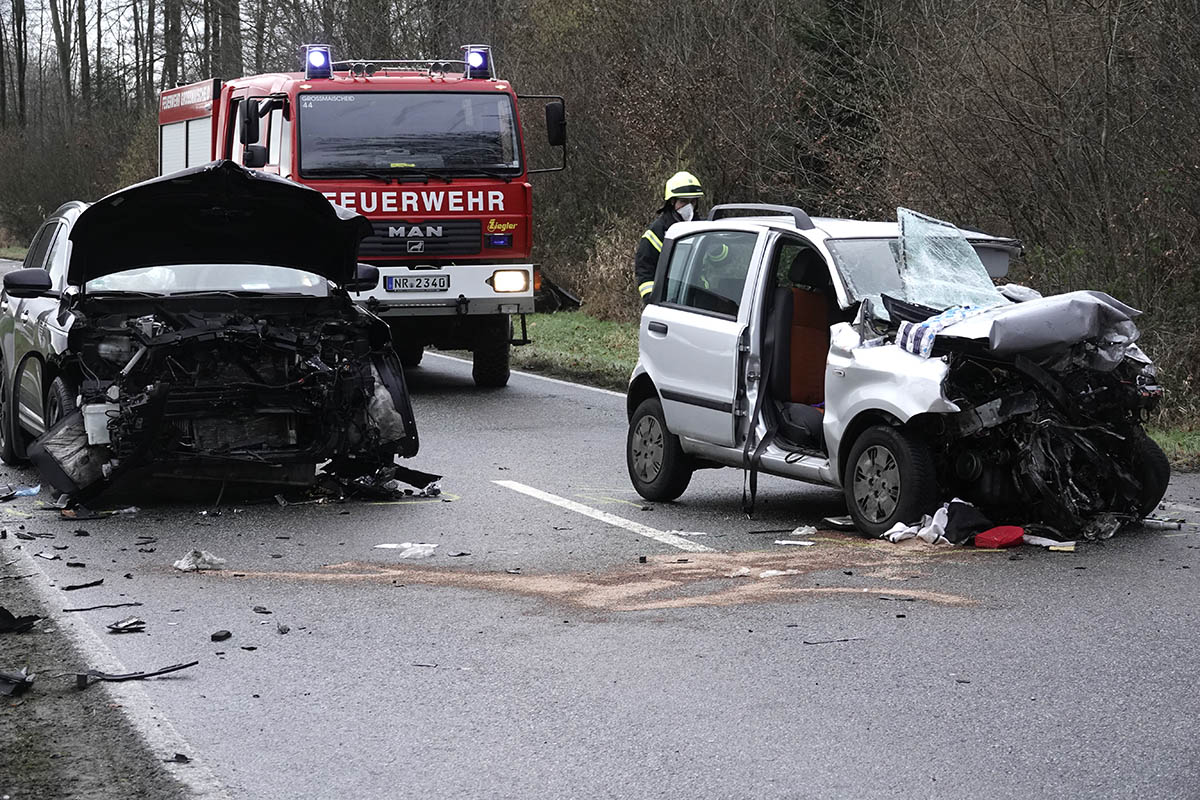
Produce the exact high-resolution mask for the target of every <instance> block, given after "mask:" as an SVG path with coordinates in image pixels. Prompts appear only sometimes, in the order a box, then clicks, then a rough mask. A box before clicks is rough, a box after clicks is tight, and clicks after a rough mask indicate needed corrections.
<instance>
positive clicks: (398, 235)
mask: <svg viewBox="0 0 1200 800" xmlns="http://www.w3.org/2000/svg"><path fill="white" fill-rule="evenodd" d="M441 236H442V226H441V225H426V226H425V227H424V228H422V227H420V226H419V225H413V226H412V227H411V228H410V227H408V226H407V225H400V226H395V225H389V226H388V238H389V239H418V238H420V239H440V238H441ZM409 252H410V253H412V252H416V251H413V250H409Z"/></svg>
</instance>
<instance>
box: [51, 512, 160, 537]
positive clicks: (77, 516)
mask: <svg viewBox="0 0 1200 800" xmlns="http://www.w3.org/2000/svg"><path fill="white" fill-rule="evenodd" d="M139 511H141V509H140V508H138V507H137V506H129V507H128V508H118V509H115V510H111V511H93V510H91V509H90V508H87V507H86V506H75V508H64V509H62V510H61V511H59V512H58V513H59V516H60V517H62V518H63V519H74V520H81V519H108V518H109V517H116V516H131V515H133V514H136V513H138V512H139ZM75 535H76V536H87V534H86V533H79V531H76V532H75Z"/></svg>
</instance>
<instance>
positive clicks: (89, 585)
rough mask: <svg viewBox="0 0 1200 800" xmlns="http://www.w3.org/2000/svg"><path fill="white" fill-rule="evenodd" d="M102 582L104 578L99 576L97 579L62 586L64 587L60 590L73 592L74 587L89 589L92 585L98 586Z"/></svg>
mask: <svg viewBox="0 0 1200 800" xmlns="http://www.w3.org/2000/svg"><path fill="white" fill-rule="evenodd" d="M102 583H104V578H100V579H99V580H94V581H91V582H90V583H76V584H74V585H72V586H64V587H62V590H63V591H64V592H73V591H75V590H76V589H91V588H92V587H93V586H99V585H100V584H102Z"/></svg>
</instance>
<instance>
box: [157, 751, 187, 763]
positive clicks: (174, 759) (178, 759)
mask: <svg viewBox="0 0 1200 800" xmlns="http://www.w3.org/2000/svg"><path fill="white" fill-rule="evenodd" d="M191 762H192V759H190V758H188V757H187V756H186V755H184V754H183V753H176V754H175V755H173V756H171V757H170V758H164V759H163V763H164V764H190V763H191Z"/></svg>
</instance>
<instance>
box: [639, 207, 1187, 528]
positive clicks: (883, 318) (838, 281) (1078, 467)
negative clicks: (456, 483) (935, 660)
mask: <svg viewBox="0 0 1200 800" xmlns="http://www.w3.org/2000/svg"><path fill="white" fill-rule="evenodd" d="M729 211H735V212H740V213H751V214H754V215H755V216H750V217H725V218H720V215H721V214H722V213H727V212H729ZM764 212H765V214H766V215H764ZM1018 249H1019V243H1017V242H1015V241H1013V240H1005V239H1001V238H998V237H993V236H987V235H985V234H980V233H973V232H963V231H960V230H959V229H957V228H956V227H954V226H953V225H949V224H947V223H943V222H940V221H938V220H934V219H931V218H928V217H924V216H922V215H920V214H917V213H915V212H911V211H908V210H906V209H900V210H899V212H898V222H897V223H886V222H856V221H852V220H837V219H810V218H809V217H808V215H807V214H806V213H805V212H804V211H802V210H800V209H795V208H784V207H774V206H727V207H717V208H716V209H713V212H712V214H711V215H710V217H709V220H707V221H704V222H692V223H680V224H677V225H675V226H673V227H672V228H671V230H670V232H669V234H668V237H667V241H666V242H665V243H664V247H663V252H662V257H661V259H660V261H659V267H658V274H657V276H656V278H655V284H654V285H655V289H654V293H653V294H652V296H651V302H650V305H649V306H648V307H647V308H646V310H645V312H644V313H643V316H642V321H641V330H640V347H639V350H640V352H639V361H638V365H637V367H636V368H635V369H634V373H633V375H632V378H631V382H630V387H629V393H628V403H627V405H628V413H629V420H630V425H629V439H628V443H627V448H626V454H627V462H628V468H629V474H630V478H631V480H632V482H633V485H634V487H635V488H636V489H637V491H638V492H639V493H641V494H642V496H644V497H646V498H649V499H656V500H661V499H673V498H675V497H678V496H680V495H681V494H682V493H683V491H684V490H685V489H686V488H687V485H688V482H689V481H690V478H691V475H692V472H693V471H694V470H695V469H697V468H703V467H711V466H732V467H739V468H742V469H745V470H747V471H748V472H749V487H750V491H749V494H748V497H749V503H748V506H749V507H752V503H753V495H754V487H755V485H756V473H757V472H758V471H762V472H766V473H770V474H775V475H780V476H784V477H791V478H796V479H800V480H804V481H809V482H812V483H821V484H826V485H830V486H837V487H841V488H842V489H843V490H844V493H845V495H846V501H847V505H848V508H849V511H850V514H851V517H852V518H853V521H854V523H855V525H856V526H857V527H858V529H859V530H861V531H863V532H864V533H868V534H871V535H881V534H883V533H885V532H886V531H888V530H889V529H892V528H893V527H894V526H896V525H901V526H907V525H912V524H915V523H916V522H918V521H919V520H921V519H922V516H923V515H925V514H931V513H933V511H934V509H935V508H937V507H938V506H939V504H941V503H942V502H945V501H948V500H950V499H951V498H955V497H958V498H962V499H964V500H966V501H968V502H970V503H972V504H974V505H975V506H976V507H977V508H978V509H979V510H980V511H981V512H983V513H985V514H987V515H988V517H989V518H990V519H991V520H994V521H995V522H997V523H1001V522H1011V523H1013V524H1020V525H1025V526H1031V525H1032V526H1038V527H1041V528H1043V529H1047V530H1048V531H1049V532H1050V533H1051V534H1052V535H1053V534H1057V535H1058V536H1059V537H1060V538H1075V537H1104V536H1109V535H1111V534H1112V533H1114V532H1115V531H1116V530H1118V529H1119V528H1120V527H1121V526H1122V525H1123V524H1125V523H1127V522H1130V521H1133V520H1137V519H1139V518H1141V517H1143V516H1145V515H1146V514H1148V513H1149V512H1150V511H1151V510H1153V509H1154V507H1155V506H1156V505H1157V503H1158V501H1159V500H1160V499H1161V498H1162V496H1163V494H1164V492H1165V491H1166V487H1167V483H1168V481H1169V479H1170V469H1169V466H1168V464H1167V460H1166V458H1165V456H1164V455H1163V453H1162V451H1161V450H1160V449H1159V448H1158V446H1157V445H1156V444H1155V443H1154V442H1153V441H1152V440H1151V439H1150V438H1149V437H1148V436H1147V435H1146V433H1145V431H1144V430H1143V428H1142V425H1143V423H1144V422H1145V420H1146V419H1147V416H1148V415H1149V414H1150V413H1151V412H1152V411H1153V409H1154V408H1155V407H1156V405H1157V403H1158V401H1159V398H1160V396H1161V393H1162V391H1161V389H1160V387H1159V386H1158V384H1157V381H1156V378H1155V371H1154V367H1153V365H1152V364H1151V362H1150V360H1149V359H1148V358H1147V357H1146V356H1145V354H1144V353H1143V352H1142V351H1141V350H1140V349H1139V348H1138V347H1137V345H1136V343H1135V342H1136V339H1137V335H1138V334H1137V329H1136V327H1135V325H1134V323H1133V319H1134V318H1135V317H1136V316H1137V315H1138V313H1139V312H1138V311H1136V310H1134V309H1132V308H1130V307H1128V306H1126V305H1124V304H1123V303H1120V302H1119V301H1117V300H1114V299H1113V298H1111V297H1109V296H1108V295H1105V294H1102V293H1100V292H1072V293H1069V294H1064V295H1057V296H1052V297H1042V296H1041V295H1039V294H1038V293H1037V292H1035V291H1032V290H1030V289H1028V288H1025V287H1018V286H1005V287H1001V288H997V287H996V285H995V284H994V283H993V280H992V278H993V277H1000V276H1002V275H1004V274H1005V273H1006V272H1007V267H1008V260H1009V256H1010V255H1011V254H1013V253H1014V252H1016V251H1017V250H1018ZM714 252H719V253H721V254H722V257H721V258H713V257H710V256H711V254H712V253H714Z"/></svg>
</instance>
